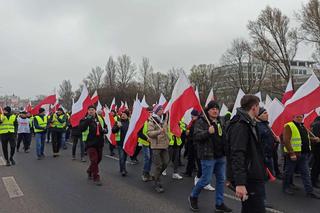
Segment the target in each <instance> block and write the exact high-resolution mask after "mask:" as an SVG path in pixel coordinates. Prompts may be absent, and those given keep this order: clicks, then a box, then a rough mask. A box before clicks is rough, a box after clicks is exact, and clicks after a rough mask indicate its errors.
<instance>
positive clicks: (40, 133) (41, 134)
mask: <svg viewBox="0 0 320 213" xmlns="http://www.w3.org/2000/svg"><path fill="white" fill-rule="evenodd" d="M33 122H34V133H35V140H36V150H37V158H38V160H41V159H43V158H44V146H45V141H46V132H47V128H48V118H47V116H46V115H45V110H44V109H43V108H40V109H39V114H38V115H36V116H35V117H34V121H33Z"/></svg>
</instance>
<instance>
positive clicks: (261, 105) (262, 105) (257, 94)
mask: <svg viewBox="0 0 320 213" xmlns="http://www.w3.org/2000/svg"><path fill="white" fill-rule="evenodd" d="M254 95H255V96H257V97H258V98H259V100H260V104H259V105H260V107H264V103H263V101H262V95H261V92H257V93H256V94H254Z"/></svg>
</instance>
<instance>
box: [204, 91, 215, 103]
mask: <svg viewBox="0 0 320 213" xmlns="http://www.w3.org/2000/svg"><path fill="white" fill-rule="evenodd" d="M210 101H214V94H213V89H212V88H211V90H210V92H209V95H208V97H207V100H206V105H205V107H207V106H208V104H209V102H210Z"/></svg>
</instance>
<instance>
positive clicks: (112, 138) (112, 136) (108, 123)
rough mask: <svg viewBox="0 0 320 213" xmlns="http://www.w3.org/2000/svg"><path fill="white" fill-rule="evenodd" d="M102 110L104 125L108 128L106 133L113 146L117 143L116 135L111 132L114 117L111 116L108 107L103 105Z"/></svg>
mask: <svg viewBox="0 0 320 213" xmlns="http://www.w3.org/2000/svg"><path fill="white" fill-rule="evenodd" d="M103 111H104V114H105V116H104V121H105V123H106V126H107V128H108V134H107V138H108V141H109V142H110V143H111V144H112V145H114V146H115V145H117V142H116V135H115V134H113V133H112V127H113V126H114V124H115V120H114V117H113V115H112V113H111V111H110V110H109V109H108V107H105V108H104V110H103Z"/></svg>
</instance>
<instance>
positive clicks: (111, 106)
mask: <svg viewBox="0 0 320 213" xmlns="http://www.w3.org/2000/svg"><path fill="white" fill-rule="evenodd" d="M110 110H114V111H117V105H116V99H115V98H113V99H112V102H111V105H110Z"/></svg>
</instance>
